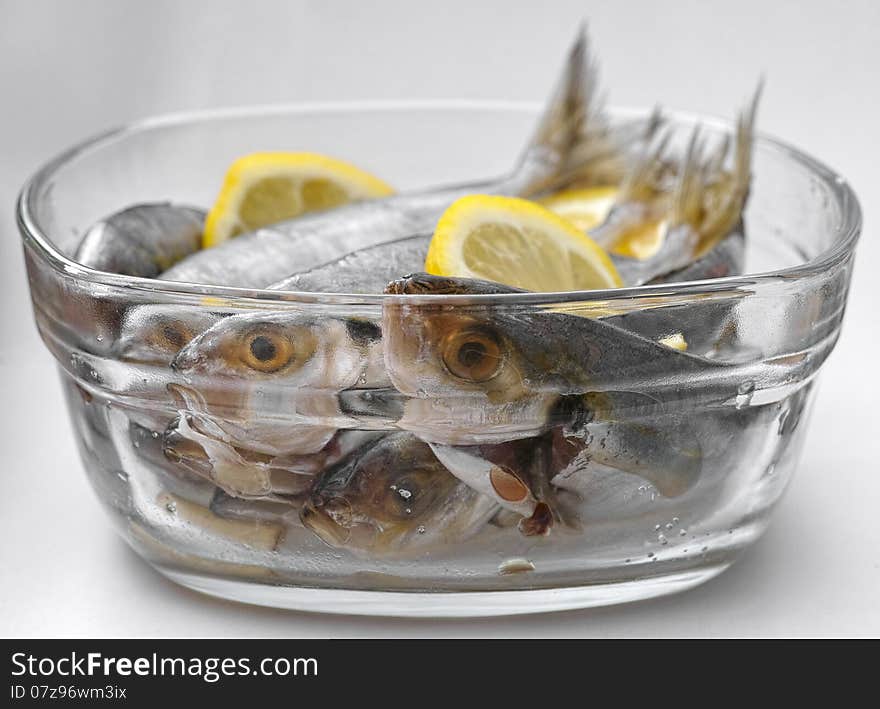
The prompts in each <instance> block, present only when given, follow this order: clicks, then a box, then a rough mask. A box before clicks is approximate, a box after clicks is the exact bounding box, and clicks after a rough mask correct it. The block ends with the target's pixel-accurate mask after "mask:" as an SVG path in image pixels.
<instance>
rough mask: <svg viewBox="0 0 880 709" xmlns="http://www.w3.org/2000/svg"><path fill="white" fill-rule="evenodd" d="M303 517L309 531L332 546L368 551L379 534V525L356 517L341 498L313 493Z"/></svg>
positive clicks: (304, 508) (301, 519)
mask: <svg viewBox="0 0 880 709" xmlns="http://www.w3.org/2000/svg"><path fill="white" fill-rule="evenodd" d="M299 518H300V521H301V522H302V524H303V526H304V527H305V528H306V529H309V530H310V531H312V532H314V533H315V534H316V535H318V537H320V538H321V540H322V541H324V542H325V543H327V544H329V545H330V546H332V547H345V546H347V547H358V548H362V549H367V548H370V547H371V546H372V545H373V543H374V542H375V539H376V536H377V533H378V529H376V527H375V525H373V524H372V523H370V522H368V521H365V520H363V519H358V518H356V516H355V514H354V509H353V508H352V506H351V503H349V502H348V500H346V499H345V498H343V497H339V496H333V497H324V496H323V495H321V494H320V493H316V494H313V495H312V496H311V497H310V498H309V499H308V500H307V501H306V502H305V504H304V505H303V507H302V509H301V510H300V513H299Z"/></svg>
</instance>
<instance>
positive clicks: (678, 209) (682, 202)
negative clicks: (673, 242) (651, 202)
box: [672, 125, 705, 229]
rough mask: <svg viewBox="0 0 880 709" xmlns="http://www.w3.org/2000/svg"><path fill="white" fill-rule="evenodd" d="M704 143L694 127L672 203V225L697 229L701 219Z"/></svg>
mask: <svg viewBox="0 0 880 709" xmlns="http://www.w3.org/2000/svg"><path fill="white" fill-rule="evenodd" d="M704 147H705V141H704V140H703V138H702V135H701V127H700V126H699V125H697V126H695V127H694V130H693V133H691V138H690V140H689V141H688V146H687V149H686V150H685V154H684V160H683V162H682V166H681V173H680V175H679V178H678V184H677V185H676V187H675V195H674V197H673V203H672V223H673V224H674V225H682V224H686V225H689V226H691V227H692V228H694V229H698V228H699V226H700V222H701V217H702V207H703V187H704V184H705V183H704V181H703V178H704V172H703V162H702V155H703V150H704Z"/></svg>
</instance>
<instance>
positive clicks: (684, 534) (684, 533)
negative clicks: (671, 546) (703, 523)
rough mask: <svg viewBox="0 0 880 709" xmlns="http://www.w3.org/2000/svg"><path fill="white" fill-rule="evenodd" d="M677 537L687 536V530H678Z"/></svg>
mask: <svg viewBox="0 0 880 709" xmlns="http://www.w3.org/2000/svg"><path fill="white" fill-rule="evenodd" d="M678 536H679V537H686V536H687V530H686V529H682V530H680V531H679V533H678Z"/></svg>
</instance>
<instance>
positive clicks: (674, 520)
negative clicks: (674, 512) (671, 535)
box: [672, 517, 681, 524]
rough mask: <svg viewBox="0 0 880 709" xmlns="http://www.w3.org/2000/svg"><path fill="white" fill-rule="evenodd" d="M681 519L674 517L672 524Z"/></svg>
mask: <svg viewBox="0 0 880 709" xmlns="http://www.w3.org/2000/svg"><path fill="white" fill-rule="evenodd" d="M680 521H681V520H680V519H679V518H678V517H673V518H672V524H678V523H679V522H680Z"/></svg>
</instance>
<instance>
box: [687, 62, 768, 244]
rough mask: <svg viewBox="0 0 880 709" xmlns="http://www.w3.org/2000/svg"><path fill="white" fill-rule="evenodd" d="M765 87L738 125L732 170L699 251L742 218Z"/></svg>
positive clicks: (708, 218)
mask: <svg viewBox="0 0 880 709" xmlns="http://www.w3.org/2000/svg"><path fill="white" fill-rule="evenodd" d="M763 88H764V80H763V79H761V81H760V82H758V87H757V89H755V93H754V95H753V96H752V99H751V101H750V102H749V104H748V106H746V108H745V110H743V112H742V113H741V114H740V116H739V118H738V120H737V124H736V142H735V144H734V152H733V171H732V173H731V174H730V175H729V176H728V177H727V179H726V180H725V181H724V182H725V184H724V185H723V188H722V189H721V190H719V196H718V197H719V198H718V200H717V202H716V204H715V205H713V208H712V209H711V211H710V212H709V213H708V214H707V215H706V217H705V218H704V221H703V225H702V228H701V229H700V251H701V252H702V253H705V252H706V251H708V250H709V249H711V248H712V246H714V245H715V244H717V243H718V242H719V241H720V240H721V239H723V238H724V237H725V236H727V234H729V233H730V232H731V231H732V230H733V229H734V227H735V226H736V225H737V224H738V223H739V221H740V219H741V218H742V211H743V207H744V206H745V203H746V199H747V198H748V194H749V187H750V185H751V181H752V144H753V142H754V138H755V117H756V115H757V111H758V103H759V102H760V100H761V93H762V91H763Z"/></svg>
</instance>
